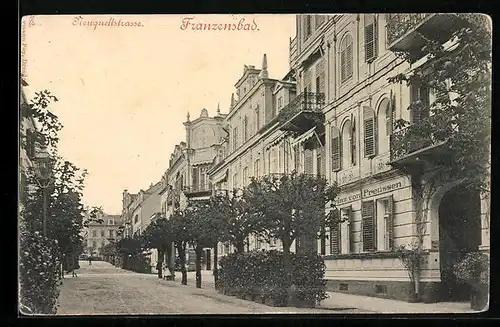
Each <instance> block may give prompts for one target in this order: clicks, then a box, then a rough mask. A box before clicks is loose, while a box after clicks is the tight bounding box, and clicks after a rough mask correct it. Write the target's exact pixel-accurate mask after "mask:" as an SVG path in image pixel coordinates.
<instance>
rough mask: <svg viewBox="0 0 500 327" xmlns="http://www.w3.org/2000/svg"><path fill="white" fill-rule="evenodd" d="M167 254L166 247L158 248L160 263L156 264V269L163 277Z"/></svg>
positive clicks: (160, 276)
mask: <svg viewBox="0 0 500 327" xmlns="http://www.w3.org/2000/svg"><path fill="white" fill-rule="evenodd" d="M164 255H165V250H164V249H158V264H157V265H156V269H157V270H158V278H160V279H162V278H163V257H164Z"/></svg>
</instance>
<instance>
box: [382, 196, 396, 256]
mask: <svg viewBox="0 0 500 327" xmlns="http://www.w3.org/2000/svg"><path fill="white" fill-rule="evenodd" d="M384 225H385V250H386V251H393V250H394V200H393V197H392V195H391V196H389V197H387V198H386V199H384Z"/></svg>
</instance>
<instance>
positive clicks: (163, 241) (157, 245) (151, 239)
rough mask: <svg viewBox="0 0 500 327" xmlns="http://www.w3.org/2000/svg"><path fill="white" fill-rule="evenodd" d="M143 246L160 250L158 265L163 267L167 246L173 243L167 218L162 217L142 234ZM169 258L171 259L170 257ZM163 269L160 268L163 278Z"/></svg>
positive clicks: (159, 271)
mask: <svg viewBox="0 0 500 327" xmlns="http://www.w3.org/2000/svg"><path fill="white" fill-rule="evenodd" d="M142 240H143V242H144V243H143V247H144V248H148V249H156V250H157V251H158V265H159V266H160V267H162V264H163V258H164V257H165V253H166V252H167V247H168V245H169V244H171V243H172V235H171V229H170V222H169V220H167V219H166V218H160V219H157V220H155V221H154V222H152V223H151V224H149V225H148V227H147V228H146V230H145V231H144V233H143V234H142ZM167 260H170V258H168V259H167ZM162 277H163V275H162V269H161V268H160V269H158V278H162Z"/></svg>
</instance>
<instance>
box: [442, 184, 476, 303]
mask: <svg viewBox="0 0 500 327" xmlns="http://www.w3.org/2000/svg"><path fill="white" fill-rule="evenodd" d="M437 216H438V228H439V261H440V275H441V285H442V292H441V294H442V300H443V301H466V300H468V299H469V296H470V289H469V285H467V284H463V283H461V282H459V281H458V280H457V279H456V277H455V275H454V272H453V265H454V264H455V263H456V262H458V261H460V260H461V259H462V258H463V257H464V256H465V254H466V253H468V252H475V251H478V249H479V246H480V245H481V197H480V192H479V191H478V190H472V189H468V188H465V187H463V185H455V186H453V187H451V188H449V190H448V191H446V192H445V193H444V194H443V195H442V198H441V201H440V202H439V206H438V207H437Z"/></svg>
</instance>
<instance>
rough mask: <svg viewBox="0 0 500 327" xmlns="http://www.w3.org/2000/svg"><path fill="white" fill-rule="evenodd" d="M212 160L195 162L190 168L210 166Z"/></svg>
mask: <svg viewBox="0 0 500 327" xmlns="http://www.w3.org/2000/svg"><path fill="white" fill-rule="evenodd" d="M213 161H214V160H213V159H212V160H205V161H200V162H197V163H194V164H191V167H194V166H201V165H209V164H212V162H213Z"/></svg>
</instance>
